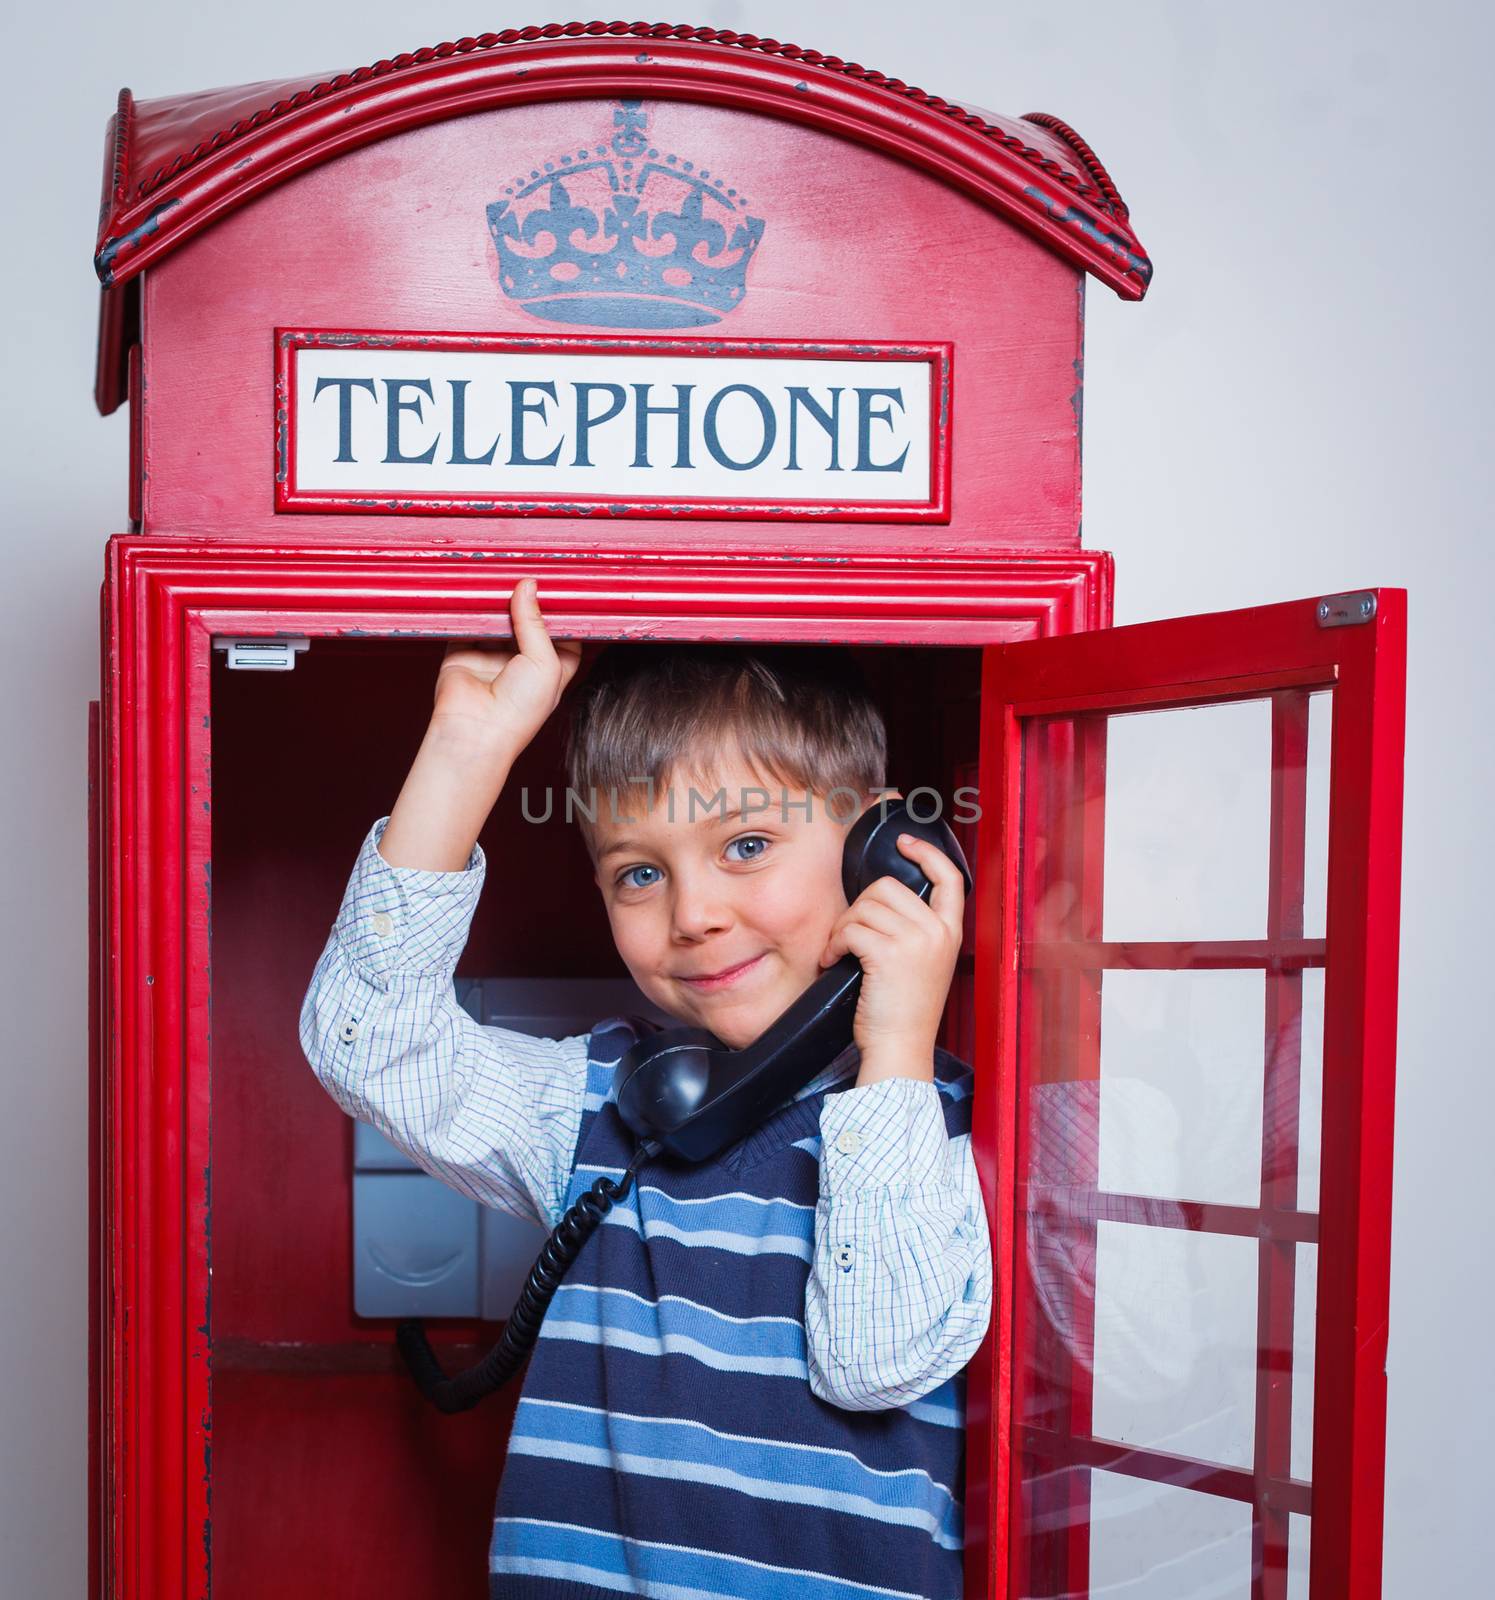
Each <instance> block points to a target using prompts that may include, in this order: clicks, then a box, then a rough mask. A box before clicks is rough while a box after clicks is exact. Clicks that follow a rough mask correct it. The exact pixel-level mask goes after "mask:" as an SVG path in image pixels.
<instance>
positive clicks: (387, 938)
mask: <svg viewBox="0 0 1495 1600" xmlns="http://www.w3.org/2000/svg"><path fill="white" fill-rule="evenodd" d="M388 822H389V818H388V817H380V818H379V820H378V821H377V822H376V823H375V824H374V825H373V827H371V828H370V829H369V831H368V833H367V834H365V835H364V840H363V844H362V845H361V846H360V847H359V851H358V859H357V860H356V861H355V862H354V865H353V873H352V876H351V877H350V878H349V879H348V887H347V889H346V890H345V891H344V892H343V901H342V905H341V906H340V907H339V908H338V913H337V919H336V921H335V922H334V923H333V934H334V937H335V938H336V940H337V943H338V945H339V947H340V948H341V950H342V952H343V954H344V955H345V956H346V957H347V958H348V960H349V961H350V962H351V963H352V964H353V966H354V967H355V968H356V969H357V970H358V971H359V972H360V973H361V974H362V975H363V976H364V977H366V978H369V979H372V980H373V981H374V982H376V983H379V984H380V985H381V986H383V985H385V984H386V983H387V980H388V979H389V978H390V977H392V976H394V975H396V974H403V975H408V976H412V977H422V976H431V975H434V976H445V977H447V978H450V977H451V975H452V973H453V972H454V971H455V970H456V966H457V961H458V958H459V957H460V956H461V954H462V951H463V948H464V947H465V946H466V944H467V935H468V931H469V928H470V926H471V923H472V915H473V912H474V911H475V910H476V908H477V903H478V896H479V894H480V893H481V892H482V888H483V878H484V875H485V873H486V871H487V862H486V860H485V858H484V855H483V848H482V846H481V845H479V844H474V845H473V847H472V854H471V855H469V856H468V858H467V865H466V866H465V867H464V868H463V869H462V870H461V871H460V872H437V871H433V870H430V869H428V868H424V867H396V866H394V865H392V864H391V863H390V862H388V861H386V860H385V859H384V857H383V856H382V855H380V853H379V841H380V839H382V838H383V837H384V829H385V826H386V824H387V823H388Z"/></svg>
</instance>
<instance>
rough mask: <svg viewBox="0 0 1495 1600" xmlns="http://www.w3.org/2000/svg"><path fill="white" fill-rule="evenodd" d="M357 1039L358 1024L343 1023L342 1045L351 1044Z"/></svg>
mask: <svg viewBox="0 0 1495 1600" xmlns="http://www.w3.org/2000/svg"><path fill="white" fill-rule="evenodd" d="M357 1037H358V1024H357V1023H356V1022H345V1023H344V1024H343V1043H344V1044H352V1043H353V1041H354V1040H355V1039H356V1038H357Z"/></svg>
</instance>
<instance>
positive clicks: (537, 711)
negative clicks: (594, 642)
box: [431, 578, 581, 755]
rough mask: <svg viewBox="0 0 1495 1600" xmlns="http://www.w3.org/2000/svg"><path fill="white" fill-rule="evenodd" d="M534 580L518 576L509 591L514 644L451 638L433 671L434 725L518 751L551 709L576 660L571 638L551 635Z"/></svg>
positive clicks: (577, 645) (577, 652)
mask: <svg viewBox="0 0 1495 1600" xmlns="http://www.w3.org/2000/svg"><path fill="white" fill-rule="evenodd" d="M538 590H539V585H538V584H537V582H536V581H535V579H533V578H521V579H520V580H519V582H518V583H516V584H515V585H514V592H513V594H512V595H510V597H509V620H510V622H511V623H512V625H513V629H514V641H513V643H512V644H494V645H479V644H477V643H476V642H475V641H473V640H470V639H453V640H452V641H451V642H450V643H449V644H448V645H447V647H446V653H445V655H444V656H443V657H442V661H441V667H440V669H439V670H438V672H437V674H436V696H435V706H434V709H433V710H432V712H431V722H432V726H433V727H436V728H439V729H441V730H443V731H447V732H450V733H453V734H456V735H459V736H465V737H466V738H468V739H471V740H473V741H474V742H476V743H480V744H490V743H491V744H492V745H493V746H495V747H497V748H501V749H503V750H504V751H506V752H507V753H508V754H510V755H517V754H518V753H519V752H520V751H521V750H523V749H524V748H525V746H526V745H528V744H529V742H530V740H531V739H533V738H534V736H535V735H536V734H537V733H538V732H539V731H540V728H541V726H542V725H543V724H544V722H545V720H546V718H547V717H549V716H550V714H551V712H552V711H554V710H555V708H556V706H557V704H558V703H559V702H560V698H561V695H562V694H563V693H564V691H565V688H566V685H567V684H568V683H570V681H571V679H572V678H573V677H574V676H575V673H576V668H577V666H578V665H579V663H580V661H581V643H580V641H579V640H576V639H559V640H552V639H551V637H550V633H549V630H548V629H547V628H546V626H545V618H544V616H543V615H542V614H541V612H540V600H539V593H538Z"/></svg>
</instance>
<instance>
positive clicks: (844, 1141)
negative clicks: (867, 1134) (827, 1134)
mask: <svg viewBox="0 0 1495 1600" xmlns="http://www.w3.org/2000/svg"><path fill="white" fill-rule="evenodd" d="M836 1148H837V1149H838V1150H839V1151H840V1152H841V1154H842V1155H843V1156H854V1155H856V1153H857V1152H858V1151H859V1150H860V1149H861V1148H862V1136H861V1134H859V1133H858V1132H857V1130H856V1129H855V1128H847V1129H845V1130H844V1131H843V1132H842V1133H840V1134H838V1135H837V1137H836Z"/></svg>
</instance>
